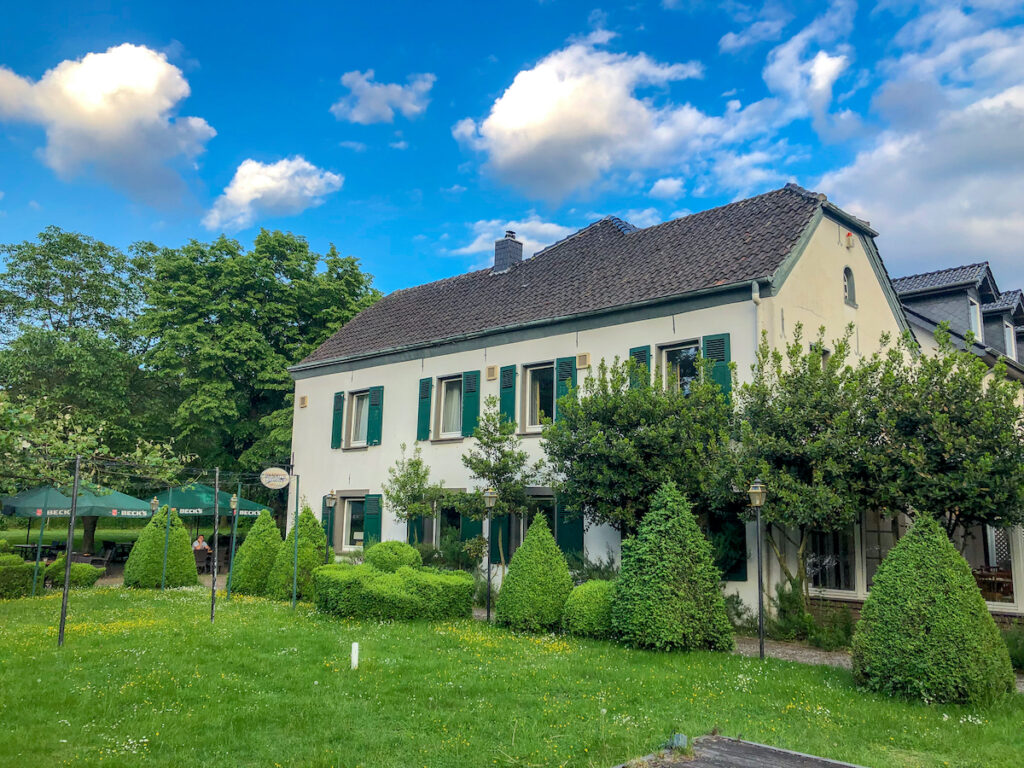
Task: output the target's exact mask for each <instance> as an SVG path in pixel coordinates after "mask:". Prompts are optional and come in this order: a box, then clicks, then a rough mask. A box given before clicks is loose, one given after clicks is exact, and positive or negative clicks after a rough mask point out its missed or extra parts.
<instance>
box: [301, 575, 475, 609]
mask: <svg viewBox="0 0 1024 768" xmlns="http://www.w3.org/2000/svg"><path fill="white" fill-rule="evenodd" d="M313 582H314V585H315V589H314V594H315V598H314V603H315V605H316V608H317V610H320V611H323V612H324V613H330V614H333V615H335V616H341V617H343V618H350V619H371V620H376V621H409V620H412V619H431V620H438V619H462V618H466V617H468V616H470V615H472V610H473V577H472V576H471V575H470V574H468V573H464V572H462V571H436V570H433V569H428V568H412V567H410V566H403V567H401V568H399V569H398V570H397V571H396V572H394V573H391V572H389V571H382V570H380V569H378V568H375V567H373V566H370V565H347V564H339V565H324V566H320V567H319V568H317V569H316V570H315V571H314V572H313Z"/></svg>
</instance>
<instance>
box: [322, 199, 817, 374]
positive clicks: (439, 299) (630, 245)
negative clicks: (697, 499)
mask: <svg viewBox="0 0 1024 768" xmlns="http://www.w3.org/2000/svg"><path fill="white" fill-rule="evenodd" d="M823 204H824V196H818V195H815V194H813V193H810V192H808V191H806V190H804V189H801V188H800V187H797V186H796V185H795V184H791V185H787V186H786V187H783V188H782V189H777V190H775V191H773V192H768V193H766V194H763V195H759V196H757V197H752V198H750V199H747V200H740V201H739V202H735V203H730V204H729V205H724V206H721V207H719V208H712V209H711V210H707V211H702V212H700V213H695V214H693V215H691V216H686V217H684V218H681V219H676V220H674V221H667V222H665V223H663V224H658V225H656V226H653V227H647V228H646V229H637V228H635V227H633V226H632V225H629V224H627V223H626V222H623V221H621V220H619V219H615V218H606V219H602V220H601V221H598V222H595V223H594V224H591V225H590V226H588V227H586V228H584V229H581V230H580V231H579V232H577V233H576V234H574V235H571V236H570V237H567V238H566V239H565V240H562V241H561V242H558V243H555V244H554V245H552V246H550V247H549V248H546V249H544V250H543V251H541V252H539V253H538V254H537V255H535V256H534V257H533V258H531V259H527V260H525V261H523V262H521V263H519V264H515V265H513V266H512V268H511V269H509V270H507V271H505V272H502V273H495V272H493V271H492V270H491V269H490V268H488V269H483V270H480V271H478V272H470V273H468V274H464V275H457V276H456V277H450V278H448V279H446V280H438V281H437V282H433V283H427V284H426V285H420V286H417V287H415V288H406V289H403V290H400V291H395V292H394V293H392V294H390V295H388V296H386V297H385V298H383V299H381V300H380V301H379V302H377V303H376V304H374V305H373V306H371V307H369V308H368V309H365V310H363V311H362V312H360V313H359V314H358V315H357V316H356V317H354V318H353V319H352V320H351V321H349V323H348V324H347V325H345V326H344V327H343V328H342V329H341V330H339V331H338V332H337V333H335V334H334V335H333V336H332V337H331V338H329V339H328V340H327V341H325V342H324V343H323V344H322V345H321V346H320V347H319V348H318V349H317V350H316V351H314V352H313V354H311V355H310V356H309V357H307V358H306V359H305V360H303V361H302V362H303V363H313V362H318V361H325V360H335V359H339V358H347V357H352V356H360V355H367V354H374V353H378V352H384V351H387V350H393V349H400V348H405V347H409V346H415V345H418V344H427V343H431V342H438V341H442V340H444V339H450V338H453V337H457V336H463V335H466V334H472V333H482V332H487V331H490V330H496V329H499V328H507V327H510V326H517V325H522V324H526V323H531V322H538V321H543V320H550V319H554V318H560V317H566V316H570V315H577V314H583V313H589V312H594V311H599V310H604V309H611V308H614V307H622V306H628V305H632V304H636V303H640V302H646V301H652V300H657V299H660V298H668V297H672V296H678V295H681V294H685V293H690V292H692V291H697V290H700V289H704V288H711V287H715V286H721V285H728V284H732V283H739V282H744V281H747V280H753V279H756V278H767V277H769V276H771V275H772V274H773V273H774V272H775V271H776V270H777V269H778V268H779V266H780V265H781V264H782V262H783V260H784V259H785V258H786V256H787V255H788V254H789V253H790V251H791V250H792V249H793V247H794V246H795V245H796V243H797V241H798V240H799V238H800V236H801V235H802V234H803V232H804V230H805V229H806V227H807V225H808V223H809V222H810V221H811V218H812V217H813V215H814V213H815V211H816V210H817V209H818V208H819V207H820V206H822V205H823Z"/></svg>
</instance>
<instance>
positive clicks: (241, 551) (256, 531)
mask: <svg viewBox="0 0 1024 768" xmlns="http://www.w3.org/2000/svg"><path fill="white" fill-rule="evenodd" d="M280 549H281V532H280V531H279V530H278V528H277V523H275V522H274V518H273V517H271V516H270V512H268V511H267V510H265V509H264V510H263V511H262V512H260V514H259V517H257V518H256V522H254V523H253V524H252V528H250V529H249V533H248V534H246V537H245V541H243V542H242V546H240V547H239V548H238V552H237V553H235V565H234V568H233V569H232V571H231V590H232V591H233V592H238V593H239V594H242V595H265V594H266V593H267V579H268V578H269V577H270V571H271V569H272V568H273V567H274V561H275V560H277V553H278V551H279V550H280Z"/></svg>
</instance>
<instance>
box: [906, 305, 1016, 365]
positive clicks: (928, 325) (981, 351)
mask: <svg viewBox="0 0 1024 768" xmlns="http://www.w3.org/2000/svg"><path fill="white" fill-rule="evenodd" d="M903 312H904V314H906V316H907V319H908V320H909V321H910V322H911V323H912V324H914V325H917V326H920V327H922V328H924V329H925V330H927V331H928V332H929V333H932V334H934V333H935V331H936V330H938V327H939V325H940V323H939V322H938V321H936V320H935V319H934V318H931V317H928V316H927V315H924V314H922V313H921V312H920V311H919V310H917V309H914V308H913V307H907V306H904V307H903ZM947 330H948V331H949V335H950V336H951V337H952V339H953V343H954V344H955V345H956V346H958V347H959V348H960V349H966V348H967V339H966V338H965V337H964V335H963V334H962V333H957V332H956V331H954V330H953V329H952V328H948V329H947ZM1022 330H1024V328H1019V329H1018V331H1022ZM970 351H971V352H973V353H974V354H976V355H977V356H978V357H980V358H982V359H983V360H985V362H987V363H988V364H989V365H995V363H996V361H998V360H1002V361H1003V362H1004V363H1006V367H1007V369H1008V370H1009V372H1010V375H1011V376H1012V377H1013V378H1014V379H1016V380H1017V381H1021V382H1024V363H1022V362H1020V361H1018V360H1014V359H1013V358H1010V357H1007V356H1006V355H1004V354H1003V353H1001V352H999V351H997V350H995V349H992V348H991V347H989V346H988V345H986V344H982V343H981V342H979V341H975V342H974V343H973V344H971V350H970Z"/></svg>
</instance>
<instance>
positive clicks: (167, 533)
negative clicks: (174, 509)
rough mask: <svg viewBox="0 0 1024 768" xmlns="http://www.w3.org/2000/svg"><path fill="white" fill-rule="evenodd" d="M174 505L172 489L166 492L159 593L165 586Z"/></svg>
mask: <svg viewBox="0 0 1024 768" xmlns="http://www.w3.org/2000/svg"><path fill="white" fill-rule="evenodd" d="M173 503H174V489H173V488H169V489H168V490H167V525H166V526H165V527H164V569H163V572H162V573H161V574H160V591H161V592H163V591H164V587H165V586H166V585H167V547H168V545H169V544H170V542H171V504H173Z"/></svg>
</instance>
